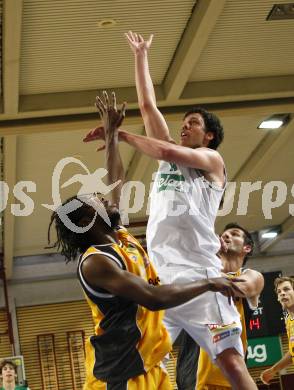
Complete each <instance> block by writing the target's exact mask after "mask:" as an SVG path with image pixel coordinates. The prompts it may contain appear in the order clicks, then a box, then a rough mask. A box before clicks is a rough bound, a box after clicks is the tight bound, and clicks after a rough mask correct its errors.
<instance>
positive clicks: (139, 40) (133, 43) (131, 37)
mask: <svg viewBox="0 0 294 390" xmlns="http://www.w3.org/2000/svg"><path fill="white" fill-rule="evenodd" d="M125 36H126V38H127V41H128V43H129V45H130V48H131V49H132V51H133V53H134V54H136V53H140V52H144V51H147V50H148V49H149V48H150V46H151V43H152V39H153V34H151V35H150V37H149V39H148V40H147V41H145V40H144V38H143V37H142V35H141V34H137V33H135V32H132V31H129V32H127V33H125Z"/></svg>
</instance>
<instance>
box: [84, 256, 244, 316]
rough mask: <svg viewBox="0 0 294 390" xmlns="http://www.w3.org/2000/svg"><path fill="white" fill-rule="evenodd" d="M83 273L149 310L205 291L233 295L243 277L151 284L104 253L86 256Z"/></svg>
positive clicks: (98, 285) (95, 284)
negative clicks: (123, 268)
mask: <svg viewBox="0 0 294 390" xmlns="http://www.w3.org/2000/svg"><path fill="white" fill-rule="evenodd" d="M82 272H83V276H84V278H85V279H86V281H87V282H88V283H89V284H90V286H91V287H93V288H103V289H105V290H106V291H108V292H109V293H111V294H114V295H117V296H121V297H124V298H127V299H130V300H132V301H134V302H136V303H138V304H140V305H142V306H144V307H146V308H147V309H149V310H153V311H155V310H161V309H168V308H171V307H175V306H178V305H181V304H182V303H185V302H187V301H189V300H190V299H193V298H195V297H196V296H198V295H200V294H203V293H205V292H207V291H219V292H221V293H222V294H224V295H225V296H227V297H229V298H232V297H234V296H235V295H236V294H241V293H242V292H241V290H240V289H239V287H238V283H240V280H241V281H242V279H237V278H236V279H233V280H228V279H226V278H212V279H205V280H199V281H196V282H193V283H188V284H170V285H162V286H153V285H151V284H148V283H147V282H145V281H144V280H143V279H142V278H140V277H138V276H136V275H134V274H132V273H130V272H127V271H124V270H122V269H120V268H119V267H118V266H117V265H116V264H114V263H113V261H112V260H110V259H108V258H107V257H106V256H104V255H102V254H101V255H98V254H95V255H92V256H89V257H88V258H87V259H86V260H85V261H84V262H83V265H82Z"/></svg>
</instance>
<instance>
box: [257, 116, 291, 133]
mask: <svg viewBox="0 0 294 390" xmlns="http://www.w3.org/2000/svg"><path fill="white" fill-rule="evenodd" d="M289 119H290V115H289V114H275V115H272V116H271V117H269V118H267V119H265V120H264V121H262V122H261V123H260V124H259V125H258V127H257V128H258V129H272V130H274V129H279V128H280V127H282V126H285V124H286V123H288V121H289Z"/></svg>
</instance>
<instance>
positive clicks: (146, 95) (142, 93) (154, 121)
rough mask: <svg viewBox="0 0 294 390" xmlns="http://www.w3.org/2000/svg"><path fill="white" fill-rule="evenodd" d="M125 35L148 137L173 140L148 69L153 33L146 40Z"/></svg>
mask: <svg viewBox="0 0 294 390" xmlns="http://www.w3.org/2000/svg"><path fill="white" fill-rule="evenodd" d="M125 36H126V39H127V41H128V44H129V46H130V48H131V50H132V52H133V53H134V56H135V78H136V89H137V95H138V102H139V107H140V111H141V114H142V117H143V121H144V125H145V130H146V134H147V136H148V137H153V138H156V139H160V140H164V141H168V142H174V141H173V139H172V138H171V136H170V133H169V129H168V126H167V123H166V121H165V119H164V117H163V115H162V114H161V112H160V111H159V110H158V108H157V105H156V97H155V92H154V87H153V83H152V79H151V76H150V71H149V64H148V50H149V48H150V46H151V43H152V39H153V35H150V37H149V39H148V40H144V38H143V37H142V35H140V34H137V33H134V32H132V31H129V32H128V33H126V34H125Z"/></svg>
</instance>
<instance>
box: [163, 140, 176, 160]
mask: <svg viewBox="0 0 294 390" xmlns="http://www.w3.org/2000/svg"><path fill="white" fill-rule="evenodd" d="M160 154H161V158H160V160H163V161H167V162H176V161H177V153H176V150H175V148H174V145H173V144H168V143H167V144H164V145H162V147H161V151H160Z"/></svg>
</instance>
